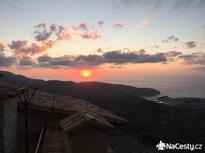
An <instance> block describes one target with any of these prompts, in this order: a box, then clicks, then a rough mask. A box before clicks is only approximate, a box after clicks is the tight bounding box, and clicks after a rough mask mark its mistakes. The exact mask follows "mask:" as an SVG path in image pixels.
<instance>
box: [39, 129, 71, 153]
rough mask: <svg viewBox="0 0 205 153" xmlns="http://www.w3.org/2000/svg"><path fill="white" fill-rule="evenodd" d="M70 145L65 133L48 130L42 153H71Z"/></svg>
mask: <svg viewBox="0 0 205 153" xmlns="http://www.w3.org/2000/svg"><path fill="white" fill-rule="evenodd" d="M68 143H69V142H68V141H67V139H66V136H65V134H64V132H62V131H60V130H48V131H47V132H46V136H45V139H44V143H43V147H42V153H71V152H70V149H69V144H68Z"/></svg>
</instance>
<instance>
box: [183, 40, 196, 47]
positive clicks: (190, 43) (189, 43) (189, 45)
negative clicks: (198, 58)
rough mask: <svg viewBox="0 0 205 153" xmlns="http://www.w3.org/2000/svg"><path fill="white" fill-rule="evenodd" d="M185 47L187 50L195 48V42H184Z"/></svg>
mask: <svg viewBox="0 0 205 153" xmlns="http://www.w3.org/2000/svg"><path fill="white" fill-rule="evenodd" d="M185 46H186V47H187V48H195V47H196V42H195V41H188V42H185Z"/></svg>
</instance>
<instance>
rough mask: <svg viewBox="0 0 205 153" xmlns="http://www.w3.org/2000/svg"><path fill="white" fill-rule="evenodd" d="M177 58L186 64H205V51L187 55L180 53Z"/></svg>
mask: <svg viewBox="0 0 205 153" xmlns="http://www.w3.org/2000/svg"><path fill="white" fill-rule="evenodd" d="M179 58H181V59H182V60H184V62H185V63H186V64H196V65H205V52H196V53H192V54H188V55H181V56H180V57H179Z"/></svg>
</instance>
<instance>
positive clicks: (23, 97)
mask: <svg viewBox="0 0 205 153" xmlns="http://www.w3.org/2000/svg"><path fill="white" fill-rule="evenodd" d="M36 90H37V89H36V88H34V89H29V88H26V87H21V88H19V89H17V90H16V93H17V96H18V98H19V101H20V102H21V103H23V105H24V118H25V153H28V108H29V104H30V103H31V100H32V98H33V97H34V95H35V93H36Z"/></svg>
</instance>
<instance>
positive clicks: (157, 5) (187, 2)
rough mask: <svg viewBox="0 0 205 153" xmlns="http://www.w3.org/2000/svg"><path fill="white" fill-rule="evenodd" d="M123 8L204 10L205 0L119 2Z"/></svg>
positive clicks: (138, 0)
mask: <svg viewBox="0 0 205 153" xmlns="http://www.w3.org/2000/svg"><path fill="white" fill-rule="evenodd" d="M119 4H122V5H123V6H143V7H150V8H151V9H153V10H156V9H162V8H164V7H166V6H168V7H170V8H171V9H175V10H176V9H181V8H186V9H187V8H199V9H200V8H204V7H205V1H204V0H172V1H167V0H119V1H118V5H119Z"/></svg>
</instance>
